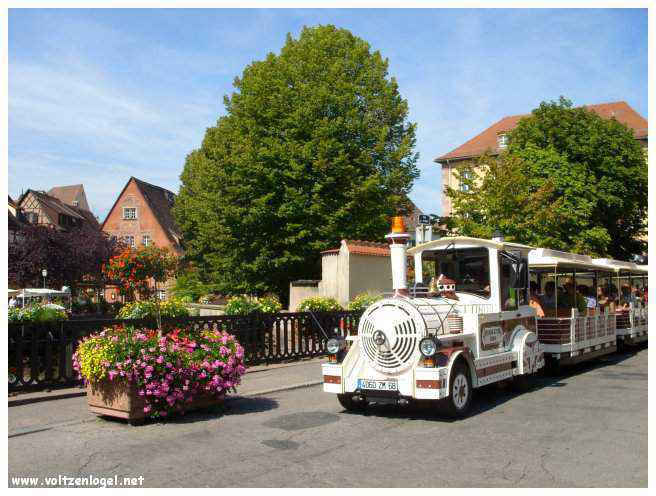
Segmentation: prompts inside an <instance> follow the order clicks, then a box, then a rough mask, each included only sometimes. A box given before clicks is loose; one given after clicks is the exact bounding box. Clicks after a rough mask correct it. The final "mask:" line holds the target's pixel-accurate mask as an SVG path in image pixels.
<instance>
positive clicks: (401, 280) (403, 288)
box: [385, 216, 410, 296]
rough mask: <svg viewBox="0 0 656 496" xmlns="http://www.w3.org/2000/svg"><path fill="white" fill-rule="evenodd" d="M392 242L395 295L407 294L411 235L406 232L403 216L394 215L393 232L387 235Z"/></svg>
mask: <svg viewBox="0 0 656 496" xmlns="http://www.w3.org/2000/svg"><path fill="white" fill-rule="evenodd" d="M385 238H387V239H388V240H389V242H390V258H391V262H392V289H394V296H407V295H408V283H407V280H406V272H407V264H408V260H407V256H406V250H407V243H408V239H410V235H409V234H408V233H406V232H405V225H404V223H403V217H401V216H395V217H392V232H391V233H389V234H388V235H387V236H385Z"/></svg>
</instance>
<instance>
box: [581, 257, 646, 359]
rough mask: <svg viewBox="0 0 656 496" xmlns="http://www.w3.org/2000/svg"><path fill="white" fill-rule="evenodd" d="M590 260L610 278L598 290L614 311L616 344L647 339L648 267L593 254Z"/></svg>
mask: <svg viewBox="0 0 656 496" xmlns="http://www.w3.org/2000/svg"><path fill="white" fill-rule="evenodd" d="M593 262H594V263H595V265H597V266H598V267H602V268H604V269H605V270H608V271H609V273H610V280H609V281H608V283H607V286H605V287H602V288H600V293H601V297H602V298H604V299H608V300H609V302H610V304H609V307H610V311H611V312H613V313H614V314H615V318H616V330H615V333H616V336H617V342H618V345H620V346H621V345H625V344H629V345H631V344H637V343H640V342H643V341H646V340H647V337H648V327H647V320H648V319H647V317H648V315H647V314H648V312H647V289H648V288H647V286H648V270H647V267H646V266H644V265H636V264H635V263H632V262H624V261H621V260H613V259H609V258H595V259H594V260H593Z"/></svg>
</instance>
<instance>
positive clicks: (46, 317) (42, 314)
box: [8, 304, 68, 324]
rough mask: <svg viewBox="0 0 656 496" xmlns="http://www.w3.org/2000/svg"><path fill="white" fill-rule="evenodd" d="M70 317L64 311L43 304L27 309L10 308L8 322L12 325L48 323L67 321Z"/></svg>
mask: <svg viewBox="0 0 656 496" xmlns="http://www.w3.org/2000/svg"><path fill="white" fill-rule="evenodd" d="M67 319H68V315H66V312H64V311H63V310H58V309H56V308H51V307H47V306H45V305H43V304H36V305H30V306H27V307H25V308H18V307H13V308H9V314H8V321H9V323H10V324H12V323H19V322H21V323H28V322H48V321H53V320H67Z"/></svg>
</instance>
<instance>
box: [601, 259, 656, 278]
mask: <svg viewBox="0 0 656 496" xmlns="http://www.w3.org/2000/svg"><path fill="white" fill-rule="evenodd" d="M593 262H594V264H595V265H597V266H598V267H603V268H605V269H610V270H613V271H615V272H617V271H620V270H628V271H629V272H635V273H637V274H647V272H648V271H647V268H646V267H645V266H641V265H637V264H635V263H633V262H626V261H624V260H614V259H612V258H595V259H593Z"/></svg>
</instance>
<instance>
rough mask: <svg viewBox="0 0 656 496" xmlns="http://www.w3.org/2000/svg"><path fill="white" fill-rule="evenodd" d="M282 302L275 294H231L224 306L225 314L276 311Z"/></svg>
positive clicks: (279, 308) (278, 310)
mask: <svg viewBox="0 0 656 496" xmlns="http://www.w3.org/2000/svg"><path fill="white" fill-rule="evenodd" d="M280 310H282V304H281V303H280V300H279V299H278V297H277V296H275V295H267V296H262V297H259V298H258V297H255V296H248V295H241V296H233V297H231V298H230V299H229V300H228V303H227V305H226V308H225V313H226V315H248V314H251V313H278V312H280Z"/></svg>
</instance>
